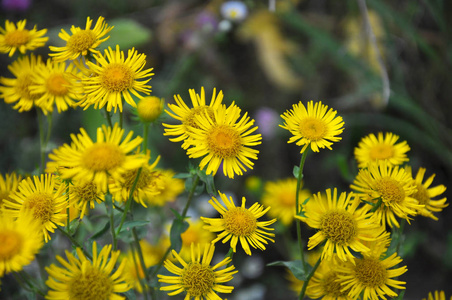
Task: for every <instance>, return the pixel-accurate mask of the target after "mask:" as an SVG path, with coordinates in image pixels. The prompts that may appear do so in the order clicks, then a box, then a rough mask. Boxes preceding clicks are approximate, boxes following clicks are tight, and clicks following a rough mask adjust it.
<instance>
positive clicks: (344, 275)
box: [336, 243, 407, 300]
mask: <svg viewBox="0 0 452 300" xmlns="http://www.w3.org/2000/svg"><path fill="white" fill-rule="evenodd" d="M385 252H386V247H385V246H384V243H376V244H374V246H373V247H371V251H370V252H368V253H363V257H362V258H356V257H355V258H354V259H353V261H347V262H344V263H342V264H338V265H337V266H336V271H337V272H338V274H337V276H338V282H339V283H340V284H341V286H342V291H348V296H349V297H350V298H351V299H358V298H360V296H362V298H360V299H362V300H379V299H386V296H387V297H390V298H394V297H397V293H396V292H394V291H393V290H392V289H391V288H394V289H405V286H404V285H405V282H403V281H400V280H397V279H396V278H397V277H399V276H401V275H402V274H404V273H405V272H406V271H407V268H406V266H403V267H399V268H393V267H395V266H396V265H398V264H399V263H401V262H402V259H401V258H400V257H399V256H397V253H393V254H391V255H389V256H386V255H385Z"/></svg>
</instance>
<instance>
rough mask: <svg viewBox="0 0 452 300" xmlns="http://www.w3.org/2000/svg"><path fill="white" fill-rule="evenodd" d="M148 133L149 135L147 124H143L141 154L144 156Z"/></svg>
mask: <svg viewBox="0 0 452 300" xmlns="http://www.w3.org/2000/svg"><path fill="white" fill-rule="evenodd" d="M148 133H149V123H143V153H144V154H146V150H147V149H148Z"/></svg>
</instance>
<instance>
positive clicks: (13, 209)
mask: <svg viewBox="0 0 452 300" xmlns="http://www.w3.org/2000/svg"><path fill="white" fill-rule="evenodd" d="M64 192H65V189H64V186H63V185H59V186H56V182H55V176H54V175H51V174H41V176H33V180H32V178H31V177H27V178H26V179H24V180H22V181H21V182H20V183H19V186H18V188H17V191H16V192H15V193H14V194H11V195H10V196H9V197H10V198H11V200H5V201H4V202H3V204H4V207H3V211H4V213H6V214H10V215H11V216H12V217H15V218H17V217H19V216H20V215H21V214H24V213H27V212H28V211H31V213H32V216H33V218H34V219H36V220H39V221H40V223H41V224H42V229H41V230H42V232H43V233H44V238H45V241H46V242H48V241H49V240H50V235H49V232H54V229H55V228H56V227H57V225H59V226H64V225H65V221H66V217H67V215H66V209H67V207H68V205H69V203H68V202H67V199H66V196H65V195H64Z"/></svg>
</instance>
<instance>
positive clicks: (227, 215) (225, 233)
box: [201, 192, 276, 255]
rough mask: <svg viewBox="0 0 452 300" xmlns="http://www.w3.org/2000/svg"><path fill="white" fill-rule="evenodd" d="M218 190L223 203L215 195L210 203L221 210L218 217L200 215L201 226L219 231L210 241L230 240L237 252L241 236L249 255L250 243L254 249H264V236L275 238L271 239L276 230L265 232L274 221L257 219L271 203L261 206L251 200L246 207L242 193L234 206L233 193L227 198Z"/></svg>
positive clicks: (267, 238) (265, 242) (268, 208)
mask: <svg viewBox="0 0 452 300" xmlns="http://www.w3.org/2000/svg"><path fill="white" fill-rule="evenodd" d="M218 193H219V194H220V198H221V200H222V201H223V203H224V205H225V206H226V207H224V206H223V205H221V203H220V202H219V201H218V199H217V198H215V197H212V199H210V200H209V203H210V204H211V205H212V206H213V207H214V208H215V209H216V210H217V211H218V212H219V213H220V214H221V218H205V217H201V219H202V220H203V221H204V223H206V224H207V225H206V226H204V228H205V229H207V230H210V231H212V232H221V233H219V234H218V235H217V238H216V239H214V240H213V241H212V243H216V242H217V241H219V240H223V243H226V242H228V241H231V248H232V249H233V251H234V252H236V248H237V242H238V241H239V240H240V244H241V245H242V248H243V250H245V253H246V254H248V255H251V249H250V245H251V246H252V247H253V248H255V249H257V248H258V249H260V250H265V244H267V240H268V241H271V242H273V243H274V242H275V241H274V240H273V239H272V237H274V236H275V234H274V233H269V232H268V231H272V230H273V228H269V227H267V226H269V225H271V224H273V223H275V222H276V219H273V220H270V221H260V222H259V221H258V219H259V218H260V217H262V216H263V215H265V213H267V212H268V211H269V210H270V207H267V208H266V209H264V207H263V206H262V205H260V204H259V203H254V204H253V205H252V206H251V207H250V208H246V207H245V202H246V199H245V197H242V205H241V206H235V204H234V201H233V200H232V197H229V199H228V197H227V196H226V195H225V194H223V193H221V192H218Z"/></svg>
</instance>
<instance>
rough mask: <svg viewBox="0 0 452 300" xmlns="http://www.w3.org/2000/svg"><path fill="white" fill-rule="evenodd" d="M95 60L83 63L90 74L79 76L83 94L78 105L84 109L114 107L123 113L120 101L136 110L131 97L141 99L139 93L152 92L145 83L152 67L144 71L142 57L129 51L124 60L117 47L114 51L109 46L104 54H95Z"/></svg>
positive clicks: (144, 61) (143, 56)
mask: <svg viewBox="0 0 452 300" xmlns="http://www.w3.org/2000/svg"><path fill="white" fill-rule="evenodd" d="M94 58H95V59H96V63H93V62H90V61H88V62H86V64H87V67H88V69H89V71H90V74H88V75H87V74H85V76H83V77H82V84H83V89H84V92H85V95H84V97H83V99H82V100H81V101H80V102H79V105H80V106H82V107H84V108H85V109H87V108H88V107H89V106H91V105H94V108H96V109H101V108H103V107H104V106H107V111H111V110H112V109H113V108H114V112H116V109H117V108H118V107H119V111H120V112H122V106H123V100H125V101H126V102H127V103H128V104H129V105H131V106H132V107H137V105H136V103H135V101H134V100H133V98H132V95H131V94H133V95H134V96H136V97H137V98H138V99H141V98H143V96H142V95H141V94H140V93H144V94H146V95H149V93H150V92H151V86H150V85H148V84H147V83H148V82H149V80H151V78H150V77H151V76H152V75H154V73H151V71H152V68H151V69H144V67H145V65H146V55H145V54H138V52H137V51H136V50H135V49H134V48H132V49H131V50H128V52H127V59H125V57H124V52H123V51H120V50H119V46H118V45H116V50H112V49H111V47H108V49H106V50H105V53H104V55H101V54H98V55H97V54H95V55H94Z"/></svg>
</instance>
